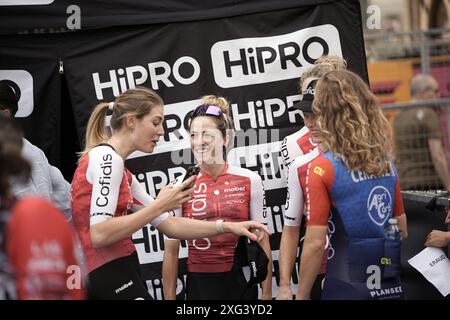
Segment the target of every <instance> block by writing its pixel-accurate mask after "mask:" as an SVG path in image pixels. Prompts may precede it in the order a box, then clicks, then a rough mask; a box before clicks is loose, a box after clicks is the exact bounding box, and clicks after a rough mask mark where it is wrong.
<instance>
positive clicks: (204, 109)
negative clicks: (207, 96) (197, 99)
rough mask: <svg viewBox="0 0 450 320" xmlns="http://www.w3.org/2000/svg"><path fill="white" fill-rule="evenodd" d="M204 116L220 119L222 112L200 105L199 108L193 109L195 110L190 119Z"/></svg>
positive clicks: (210, 106) (218, 109)
mask: <svg viewBox="0 0 450 320" xmlns="http://www.w3.org/2000/svg"><path fill="white" fill-rule="evenodd" d="M205 114H207V115H211V116H215V117H220V116H221V115H222V110H221V109H220V108H219V107H217V106H213V105H209V104H202V105H201V106H198V107H197V108H195V110H194V111H193V112H192V115H191V118H193V117H196V116H198V115H205Z"/></svg>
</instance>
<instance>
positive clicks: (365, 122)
mask: <svg viewBox="0 0 450 320" xmlns="http://www.w3.org/2000/svg"><path fill="white" fill-rule="evenodd" d="M313 112H314V113H315V114H316V115H317V116H318V123H319V127H320V141H321V144H322V146H323V147H324V148H325V149H326V150H327V151H331V152H332V154H333V156H335V157H339V158H341V159H342V161H343V162H344V164H345V165H346V167H347V168H348V169H349V170H361V171H364V172H365V173H368V174H371V175H374V176H376V177H379V176H382V175H384V174H386V173H391V169H390V165H389V162H390V161H391V160H392V147H391V139H390V136H391V129H390V126H389V122H388V120H387V119H386V118H385V116H384V115H383V112H382V111H381V108H380V107H379V106H378V104H377V101H376V97H375V95H374V94H373V93H372V92H371V91H370V89H369V87H368V86H367V84H366V83H365V82H364V81H363V80H362V79H361V78H360V77H359V76H358V75H356V74H355V73H353V72H351V71H346V70H337V71H330V72H328V73H327V74H325V75H324V76H323V77H322V79H320V80H319V82H318V83H317V86H316V93H315V97H314V102H313Z"/></svg>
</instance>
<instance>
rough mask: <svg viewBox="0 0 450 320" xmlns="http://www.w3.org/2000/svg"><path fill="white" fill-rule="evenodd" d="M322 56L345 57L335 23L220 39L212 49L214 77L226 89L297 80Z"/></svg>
mask: <svg viewBox="0 0 450 320" xmlns="http://www.w3.org/2000/svg"><path fill="white" fill-rule="evenodd" d="M322 55H336V56H340V57H342V49H341V42H340V39H339V32H338V30H337V29H336V27H335V26H333V25H331V24H325V25H321V26H316V27H311V28H306V29H302V30H299V31H295V32H292V33H288V34H283V35H279V36H273V37H260V38H242V39H233V40H226V41H220V42H217V43H215V44H214V45H213V46H212V48H211V60H212V65H213V71H214V79H215V81H216V83H217V85H219V86H220V87H222V88H232V87H239V86H245V85H250V84H259V83H267V82H273V81H280V80H286V79H295V78H298V77H299V75H300V74H302V73H303V72H304V71H305V70H306V69H307V68H309V67H310V66H312V65H313V64H314V61H315V60H317V59H318V58H319V57H320V56H322Z"/></svg>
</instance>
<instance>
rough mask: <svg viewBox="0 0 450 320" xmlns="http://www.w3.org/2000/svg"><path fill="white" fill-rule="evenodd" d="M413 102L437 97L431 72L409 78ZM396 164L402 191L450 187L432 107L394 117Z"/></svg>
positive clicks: (437, 125) (406, 111) (437, 86)
mask: <svg viewBox="0 0 450 320" xmlns="http://www.w3.org/2000/svg"><path fill="white" fill-rule="evenodd" d="M411 96H412V102H415V103H417V102H420V101H425V100H433V99H438V98H439V84H438V82H437V81H436V79H434V78H433V77H432V76H430V75H425V74H418V75H416V76H415V77H414V78H413V79H412V80H411ZM394 137H395V146H396V155H397V162H396V164H397V167H398V174H399V177H400V188H401V189H402V190H429V189H432V190H439V189H447V190H449V189H450V173H449V168H448V161H447V157H446V154H445V151H444V147H443V145H442V132H441V127H440V124H439V115H438V113H437V112H436V110H434V108H425V107H416V108H412V109H407V110H404V111H403V110H402V111H400V112H399V113H397V115H396V116H395V118H394Z"/></svg>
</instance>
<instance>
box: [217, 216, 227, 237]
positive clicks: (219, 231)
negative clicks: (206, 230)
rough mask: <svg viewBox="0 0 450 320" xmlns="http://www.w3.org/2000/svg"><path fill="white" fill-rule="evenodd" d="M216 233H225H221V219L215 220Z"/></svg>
mask: <svg viewBox="0 0 450 320" xmlns="http://www.w3.org/2000/svg"><path fill="white" fill-rule="evenodd" d="M216 231H217V233H218V234H222V233H225V231H223V220H222V219H219V220H216Z"/></svg>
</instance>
